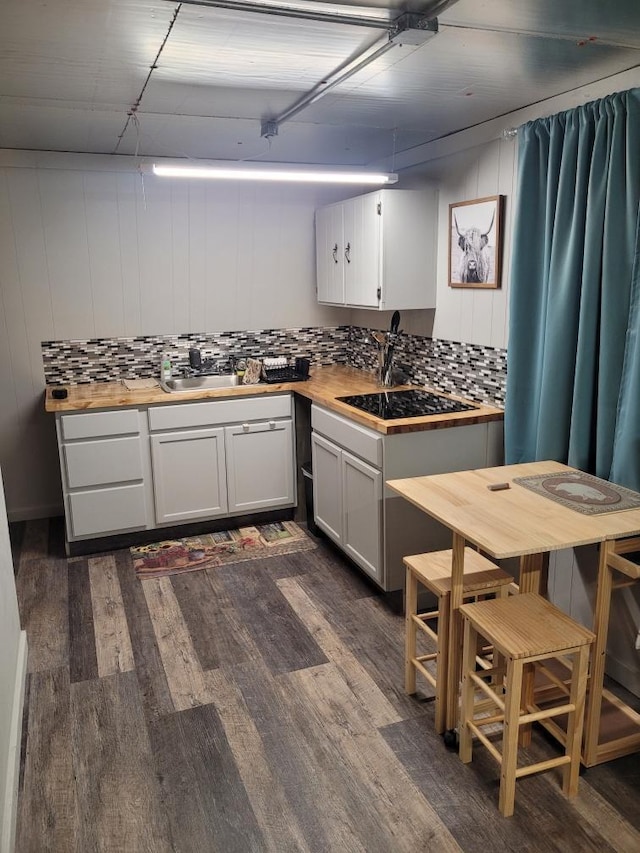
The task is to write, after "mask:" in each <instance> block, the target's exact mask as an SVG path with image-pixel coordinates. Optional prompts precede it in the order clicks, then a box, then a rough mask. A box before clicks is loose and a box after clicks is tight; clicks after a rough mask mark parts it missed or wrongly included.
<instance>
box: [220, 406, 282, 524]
mask: <svg viewBox="0 0 640 853" xmlns="http://www.w3.org/2000/svg"><path fill="white" fill-rule="evenodd" d="M224 434H225V449H226V456H227V489H228V496H229V513H230V514H231V513H244V512H252V511H256V510H260V509H275V508H277V507H281V506H291V505H292V504H293V503H295V495H294V486H295V477H294V459H293V431H292V428H291V421H290V420H286V421H274V420H272V421H266V422H262V423H253V424H252V423H243V424H235V425H233V426H228V427H225V430H224Z"/></svg>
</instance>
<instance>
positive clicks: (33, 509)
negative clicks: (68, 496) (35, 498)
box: [7, 503, 64, 521]
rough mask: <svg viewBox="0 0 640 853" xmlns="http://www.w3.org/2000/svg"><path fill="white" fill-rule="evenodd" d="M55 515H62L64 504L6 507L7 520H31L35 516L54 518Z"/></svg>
mask: <svg viewBox="0 0 640 853" xmlns="http://www.w3.org/2000/svg"><path fill="white" fill-rule="evenodd" d="M56 515H64V506H63V505H62V503H59V504H57V503H56V504H44V505H41V506H23V507H19V508H18V509H7V518H8V519H9V521H33V520H34V519H36V518H55V516H56Z"/></svg>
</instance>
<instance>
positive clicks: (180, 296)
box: [170, 181, 190, 332]
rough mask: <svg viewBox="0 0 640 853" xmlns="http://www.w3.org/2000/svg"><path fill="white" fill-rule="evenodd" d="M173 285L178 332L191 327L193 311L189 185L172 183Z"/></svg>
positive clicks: (173, 308)
mask: <svg viewBox="0 0 640 853" xmlns="http://www.w3.org/2000/svg"><path fill="white" fill-rule="evenodd" d="M170 203H171V248H172V253H171V271H170V272H171V283H172V290H173V305H172V311H173V322H174V329H175V331H176V332H184V331H185V329H189V328H190V311H189V281H190V270H189V186H188V183H185V182H182V183H180V182H179V181H175V182H172V184H171V202H170Z"/></svg>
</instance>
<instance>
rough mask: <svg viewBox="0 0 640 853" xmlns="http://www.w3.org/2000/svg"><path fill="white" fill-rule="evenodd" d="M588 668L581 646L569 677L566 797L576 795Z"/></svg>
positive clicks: (586, 652) (564, 772)
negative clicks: (568, 761)
mask: <svg viewBox="0 0 640 853" xmlns="http://www.w3.org/2000/svg"><path fill="white" fill-rule="evenodd" d="M588 666H589V646H581V647H580V648H579V649H578V651H577V652H576V653H575V654H574V655H573V672H572V676H571V696H570V699H569V701H570V702H571V704H572V705H574V706H575V711H572V712H571V713H570V714H569V720H568V726H567V748H566V752H567V755H569V756H571V763H570V764H565V766H564V767H563V769H562V790H563V791H564V792H565V794H566V795H567V797H575V795H576V794H577V793H578V780H579V778H580V748H581V744H582V724H583V721H584V704H585V694H586V691H587V669H588Z"/></svg>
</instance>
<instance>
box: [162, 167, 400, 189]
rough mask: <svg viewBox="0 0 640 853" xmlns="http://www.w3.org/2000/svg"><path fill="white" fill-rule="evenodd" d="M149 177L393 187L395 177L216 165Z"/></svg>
mask: <svg viewBox="0 0 640 853" xmlns="http://www.w3.org/2000/svg"><path fill="white" fill-rule="evenodd" d="M153 174H154V175H159V176H161V177H164V178H207V179H210V178H213V179H217V180H223V181H225V180H226V181H289V182H297V183H316V184H395V183H396V181H397V180H398V176H397V175H394V174H391V173H388V172H387V173H385V172H366V171H355V170H353V169H351V170H347V169H340V168H325V169H323V168H321V167H311V166H310V167H306V166H291V165H286V166H281V165H280V164H279V163H274V164H273V166H270V167H269V168H265V166H264V165H262V164H259V165H255V166H254V165H253V164H251V163H242V164H235V163H216V164H208V165H206V166H205V165H203V166H190V165H187V164H171V165H162V164H159V163H154V164H153Z"/></svg>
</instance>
